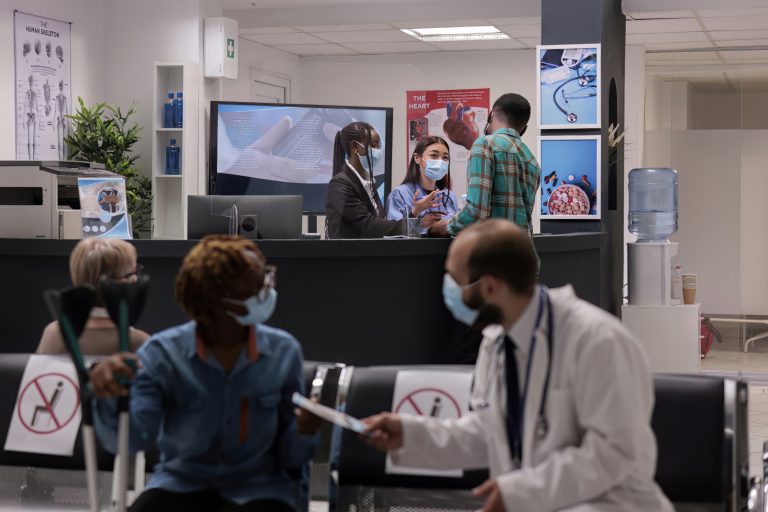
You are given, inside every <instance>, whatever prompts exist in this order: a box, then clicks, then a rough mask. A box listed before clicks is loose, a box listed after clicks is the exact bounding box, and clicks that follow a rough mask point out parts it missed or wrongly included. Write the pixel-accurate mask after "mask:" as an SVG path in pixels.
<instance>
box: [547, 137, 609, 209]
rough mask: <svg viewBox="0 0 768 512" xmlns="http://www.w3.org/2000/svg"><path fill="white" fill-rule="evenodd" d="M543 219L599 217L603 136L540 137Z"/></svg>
mask: <svg viewBox="0 0 768 512" xmlns="http://www.w3.org/2000/svg"><path fill="white" fill-rule="evenodd" d="M539 161H540V164H541V187H539V194H541V196H540V199H541V201H540V204H541V212H540V213H541V218H542V219H543V220H554V219H560V220H571V219H586V220H597V219H599V218H600V136H599V135H573V136H541V137H539Z"/></svg>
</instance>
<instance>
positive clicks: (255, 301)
mask: <svg viewBox="0 0 768 512" xmlns="http://www.w3.org/2000/svg"><path fill="white" fill-rule="evenodd" d="M227 302H231V303H232V304H237V305H239V306H243V307H244V308H245V309H246V313H245V314H244V315H237V314H235V313H233V312H232V311H227V314H228V315H229V316H231V317H232V318H234V319H235V320H236V321H237V323H239V324H240V325H244V326H247V325H254V324H263V323H264V322H266V321H267V320H269V318H270V317H271V316H272V313H274V312H275V306H276V305H277V290H275V289H274V288H270V289H269V290H268V291H267V293H266V296H265V297H264V298H263V299H261V300H260V299H259V296H258V295H254V296H252V297H248V298H247V299H245V300H244V301H239V300H232V299H227Z"/></svg>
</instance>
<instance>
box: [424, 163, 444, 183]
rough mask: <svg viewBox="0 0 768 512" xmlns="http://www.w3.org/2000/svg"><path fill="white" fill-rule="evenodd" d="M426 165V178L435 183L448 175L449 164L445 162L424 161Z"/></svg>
mask: <svg viewBox="0 0 768 512" xmlns="http://www.w3.org/2000/svg"><path fill="white" fill-rule="evenodd" d="M424 162H426V165H425V167H424V176H426V177H427V178H429V179H430V180H433V181H440V180H441V179H443V178H445V175H446V174H448V162H446V161H445V160H428V159H424Z"/></svg>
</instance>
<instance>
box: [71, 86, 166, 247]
mask: <svg viewBox="0 0 768 512" xmlns="http://www.w3.org/2000/svg"><path fill="white" fill-rule="evenodd" d="M77 101H78V103H79V107H78V109H77V111H76V112H75V113H74V114H73V115H69V116H67V117H69V118H70V119H71V120H72V125H73V130H72V132H71V133H70V135H68V136H67V137H66V138H65V139H64V142H66V144H67V147H68V148H69V158H70V159H71V160H82V161H86V162H98V163H102V164H104V166H105V167H106V168H107V169H108V170H110V171H112V172H115V173H117V174H120V175H122V176H123V177H124V178H125V189H126V194H127V200H128V214H129V215H130V216H131V221H132V225H133V236H134V238H143V237H146V238H149V233H150V228H151V224H152V180H151V179H149V178H148V177H147V176H144V175H143V174H141V173H140V172H139V170H138V169H137V168H136V165H135V164H136V160H138V159H139V157H140V156H141V155H136V154H133V153H132V148H133V146H134V145H135V144H136V143H137V142H138V140H139V131H141V128H140V127H139V125H137V124H136V123H135V122H131V121H130V118H131V116H132V115H133V114H135V113H136V109H135V107H134V106H133V105H132V106H131V108H130V109H128V111H127V112H125V113H123V111H122V110H121V109H120V107H116V106H113V105H108V104H106V103H97V104H95V105H93V106H92V107H90V108H89V107H87V106H86V105H85V103H84V102H83V99H82V98H79V97H78V98H77Z"/></svg>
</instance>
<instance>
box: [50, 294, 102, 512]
mask: <svg viewBox="0 0 768 512" xmlns="http://www.w3.org/2000/svg"><path fill="white" fill-rule="evenodd" d="M43 297H44V298H45V303H46V304H47V305H48V310H49V311H50V313H51V316H52V317H53V318H54V319H56V320H58V322H59V330H60V331H61V337H62V338H63V339H64V344H65V346H66V347H67V352H69V356H70V357H71V358H72V363H73V364H74V365H75V370H76V371H77V380H78V382H79V385H80V409H81V412H82V417H83V423H82V427H81V431H80V432H81V435H82V439H83V456H84V458H85V474H86V484H87V487H88V505H89V508H90V511H91V512H98V510H99V493H98V483H97V475H98V470H99V468H98V463H97V462H96V436H95V435H94V431H93V414H92V410H91V401H90V395H91V394H90V393H89V392H88V380H89V376H88V368H87V367H86V366H85V360H84V359H83V354H82V352H81V351H80V344H79V343H78V339H79V338H80V334H82V332H83V330H84V329H85V324H86V323H87V322H88V317H89V316H90V315H91V309H92V308H93V305H94V303H95V301H96V294H95V292H94V290H93V288H91V287H85V286H79V287H76V288H71V289H69V290H65V291H59V290H47V291H46V292H44V293H43Z"/></svg>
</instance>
